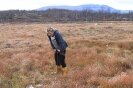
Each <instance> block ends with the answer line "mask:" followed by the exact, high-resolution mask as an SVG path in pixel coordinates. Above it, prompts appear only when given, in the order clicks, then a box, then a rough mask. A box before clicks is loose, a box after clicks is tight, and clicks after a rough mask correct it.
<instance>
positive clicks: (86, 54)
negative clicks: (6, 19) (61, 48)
mask: <svg viewBox="0 0 133 88" xmlns="http://www.w3.org/2000/svg"><path fill="white" fill-rule="evenodd" d="M51 26H52V27H55V28H57V29H58V30H59V31H60V32H61V34H62V35H63V37H64V39H65V40H66V41H67V42H68V45H69V48H68V49H67V53H66V62H67V66H68V68H69V73H68V75H67V76H66V77H63V76H62V75H61V74H58V75H57V74H56V73H55V71H56V66H55V62H54V51H53V50H52V48H51V46H50V43H49V41H48V38H47V36H46V29H47V28H48V27H51ZM30 85H32V86H34V87H35V88H133V22H97V23H96V22H94V23H86V22H81V23H1V24H0V88H25V87H26V86H30Z"/></svg>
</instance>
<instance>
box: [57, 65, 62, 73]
mask: <svg viewBox="0 0 133 88" xmlns="http://www.w3.org/2000/svg"><path fill="white" fill-rule="evenodd" d="M56 70H57V71H56V73H57V74H60V73H62V67H61V66H57V69H56Z"/></svg>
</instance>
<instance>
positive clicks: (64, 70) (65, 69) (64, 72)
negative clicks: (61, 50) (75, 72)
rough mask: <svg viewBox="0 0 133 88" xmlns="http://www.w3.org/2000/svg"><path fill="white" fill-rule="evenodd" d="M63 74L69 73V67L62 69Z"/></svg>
mask: <svg viewBox="0 0 133 88" xmlns="http://www.w3.org/2000/svg"><path fill="white" fill-rule="evenodd" d="M62 71H63V72H62V75H63V76H66V75H67V74H68V68H67V67H64V68H63V69H62Z"/></svg>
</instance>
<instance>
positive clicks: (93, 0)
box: [0, 0, 133, 10]
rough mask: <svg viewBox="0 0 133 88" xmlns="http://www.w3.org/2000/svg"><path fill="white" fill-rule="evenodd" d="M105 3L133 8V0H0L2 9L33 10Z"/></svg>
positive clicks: (123, 7)
mask: <svg viewBox="0 0 133 88" xmlns="http://www.w3.org/2000/svg"><path fill="white" fill-rule="evenodd" d="M82 4H104V5H109V6H111V7H113V8H116V9H120V10H133V0H0V10H11V9H20V10H24V9H25V10H33V9H37V8H40V7H43V6H52V5H72V6H76V5H82Z"/></svg>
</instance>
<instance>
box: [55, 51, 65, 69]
mask: <svg viewBox="0 0 133 88" xmlns="http://www.w3.org/2000/svg"><path fill="white" fill-rule="evenodd" d="M65 53H66V50H65V51H64V54H61V53H60V52H58V51H56V52H55V62H56V65H57V66H62V67H63V68H64V67H66V63H65Z"/></svg>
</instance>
